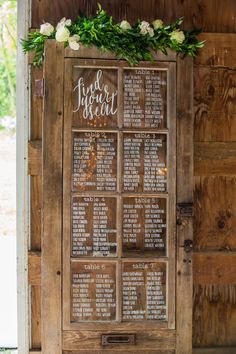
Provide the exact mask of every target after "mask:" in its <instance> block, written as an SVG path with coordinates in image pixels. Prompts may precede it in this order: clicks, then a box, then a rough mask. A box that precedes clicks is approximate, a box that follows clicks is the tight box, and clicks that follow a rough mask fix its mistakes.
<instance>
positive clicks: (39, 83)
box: [34, 79, 44, 97]
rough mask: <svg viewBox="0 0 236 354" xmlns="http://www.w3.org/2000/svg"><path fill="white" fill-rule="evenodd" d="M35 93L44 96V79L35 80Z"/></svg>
mask: <svg viewBox="0 0 236 354" xmlns="http://www.w3.org/2000/svg"><path fill="white" fill-rule="evenodd" d="M34 94H35V96H37V97H44V79H37V80H35V90H34Z"/></svg>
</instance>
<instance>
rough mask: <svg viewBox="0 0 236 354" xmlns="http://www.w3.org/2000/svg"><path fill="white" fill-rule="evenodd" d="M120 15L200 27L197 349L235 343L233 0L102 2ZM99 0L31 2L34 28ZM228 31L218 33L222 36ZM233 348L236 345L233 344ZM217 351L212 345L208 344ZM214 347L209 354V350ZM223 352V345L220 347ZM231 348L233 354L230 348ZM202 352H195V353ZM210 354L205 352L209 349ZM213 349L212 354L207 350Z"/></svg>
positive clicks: (36, 119)
mask: <svg viewBox="0 0 236 354" xmlns="http://www.w3.org/2000/svg"><path fill="white" fill-rule="evenodd" d="M100 2H101V4H102V6H103V7H104V8H105V9H107V10H108V11H109V13H110V14H112V15H113V16H114V17H115V18H116V19H117V20H120V19H123V18H126V19H128V20H129V21H131V22H132V21H134V20H135V19H136V18H138V17H140V18H143V19H146V20H149V21H151V20H153V19H154V18H163V19H164V20H165V21H166V22H169V21H173V20H174V19H176V18H177V17H180V16H185V27H187V28H192V27H194V26H196V27H202V28H203V30H204V31H205V32H212V33H214V32H218V34H212V35H204V36H203V37H204V38H205V39H207V44H206V47H205V48H204V50H202V51H201V54H200V56H199V57H198V58H197V59H196V60H195V67H194V96H195V97H194V98H195V101H194V102H195V103H194V105H195V126H194V140H195V142H194V149H195V151H194V155H195V164H194V172H195V187H194V194H195V218H194V250H195V251H194V252H195V253H194V264H193V267H194V269H193V270H194V297H193V301H194V313H193V319H194V327H193V344H194V346H197V347H207V346H208V347H222V346H224V347H230V346H236V280H235V278H236V277H235V270H236V238H235V231H236V221H235V220H236V219H235V215H236V190H235V185H236V184H235V182H236V167H235V166H236V158H235V154H236V143H235V142H236V139H235V138H236V98H235V97H236V35H234V34H230V32H232V33H233V32H235V30H236V21H235V16H234V14H235V13H236V2H235V0H225V1H222V0H207V1H205V0H159V1H157V0H156V1H155V0H129V1H128V0H127V1H125V0H124V1H120V0H113V1H107V0H103V1H100ZM96 3H97V1H96V0H90V1H85V0H51V1H48V0H32V13H31V19H32V23H31V27H32V28H37V27H39V25H40V24H41V23H42V22H43V21H51V22H52V23H53V24H55V23H56V22H57V21H58V20H59V19H60V18H62V17H64V16H66V17H68V18H75V16H76V14H77V13H78V12H79V10H81V11H83V12H85V13H87V14H94V13H95V9H96ZM224 32H225V33H228V34H225V35H224V34H220V33H224ZM42 78H43V73H42V69H41V68H33V67H32V68H31V88H30V92H31V98H30V101H31V117H30V128H31V129H30V139H31V142H30V143H29V158H30V165H29V174H30V185H31V187H30V211H31V220H30V234H31V237H30V249H31V251H30V253H29V268H30V270H29V272H30V273H29V281H30V285H31V286H30V289H31V315H32V320H31V348H32V349H33V350H37V349H38V350H40V348H41V330H40V327H41V315H40V314H41V307H40V306H41V305H40V303H41V300H40V252H41V205H42V199H41V196H42V179H41V149H40V147H41V139H42V109H43V107H42V97H41V96H40V95H38V92H37V90H36V85H35V80H39V79H42ZM232 350H233V352H234V350H235V348H234V349H232ZM213 352H214V353H216V350H215V349H213ZM213 352H212V353H213ZM223 352H224V353H226V349H223ZM233 352H232V353H233ZM203 353H205V351H203V349H200V351H199V354H203ZM206 353H208V351H206ZM209 353H210V352H209Z"/></svg>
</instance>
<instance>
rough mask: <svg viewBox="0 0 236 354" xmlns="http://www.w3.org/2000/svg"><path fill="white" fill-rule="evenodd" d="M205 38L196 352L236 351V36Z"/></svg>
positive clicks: (198, 120) (198, 73) (198, 130)
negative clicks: (235, 97) (235, 92)
mask: <svg viewBox="0 0 236 354" xmlns="http://www.w3.org/2000/svg"><path fill="white" fill-rule="evenodd" d="M202 38H203V39H205V40H206V45H205V48H204V50H202V51H200V55H199V56H198V57H197V58H196V60H195V65H196V66H195V68H194V90H195V100H194V104H195V107H194V113H195V141H196V142H195V166H194V172H195V190H194V201H195V216H194V250H195V252H196V253H195V254H194V255H193V272H194V276H193V281H194V297H193V301H194V302H193V308H194V311H193V344H194V346H196V347H201V348H199V349H197V350H196V353H198V352H199V353H208V352H209V353H211V352H212V353H218V352H219V353H228V352H229V353H234V352H235V338H236V337H235V333H236V321H235V313H236V312H235V296H236V292H235V279H236V278H235V217H234V215H235V203H236V200H235V186H236V180H235V174H236V170H235V156H236V154H235V133H236V127H235V103H236V102H235V99H234V96H235V94H234V91H235V43H236V36H235V34H228V35H226V34H220V33H219V34H204V35H202ZM226 346H228V347H229V348H226ZM203 347H212V349H210V348H209V349H204V348H203ZM213 347H214V348H213ZM221 347H222V348H221ZM230 347H232V348H230Z"/></svg>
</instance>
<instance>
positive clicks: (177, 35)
mask: <svg viewBox="0 0 236 354" xmlns="http://www.w3.org/2000/svg"><path fill="white" fill-rule="evenodd" d="M170 39H171V40H172V41H173V40H174V41H176V42H177V43H183V41H184V40H185V35H184V32H183V31H180V30H175V31H173V32H171V33H170Z"/></svg>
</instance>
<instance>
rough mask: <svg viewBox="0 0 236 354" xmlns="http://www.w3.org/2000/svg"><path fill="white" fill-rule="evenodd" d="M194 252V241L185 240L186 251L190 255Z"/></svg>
mask: <svg viewBox="0 0 236 354" xmlns="http://www.w3.org/2000/svg"><path fill="white" fill-rule="evenodd" d="M192 250H193V241H192V240H184V251H185V252H186V253H189V252H191V251H192Z"/></svg>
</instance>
